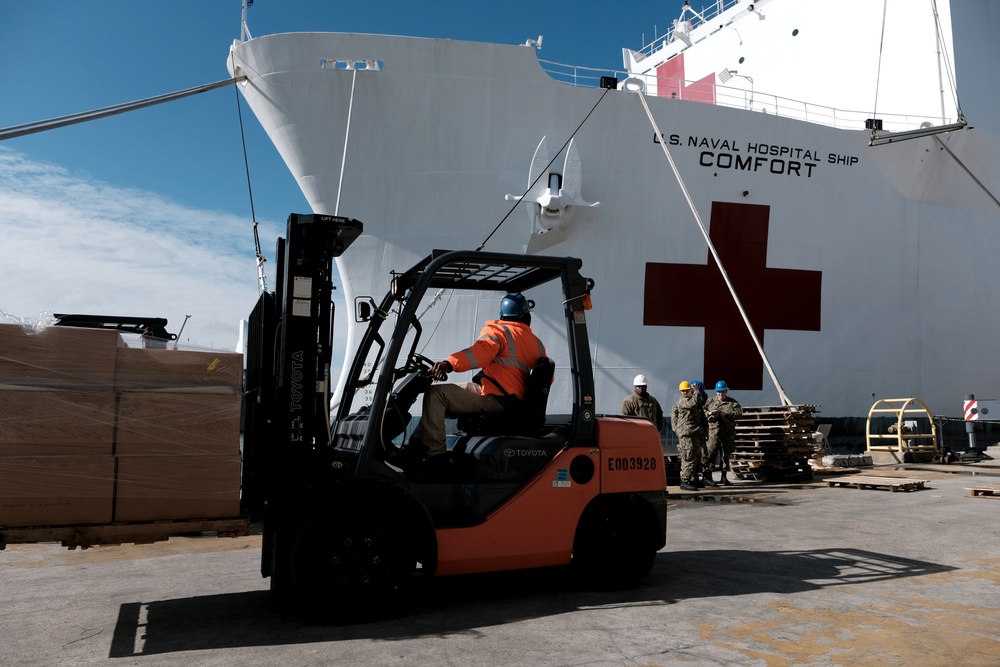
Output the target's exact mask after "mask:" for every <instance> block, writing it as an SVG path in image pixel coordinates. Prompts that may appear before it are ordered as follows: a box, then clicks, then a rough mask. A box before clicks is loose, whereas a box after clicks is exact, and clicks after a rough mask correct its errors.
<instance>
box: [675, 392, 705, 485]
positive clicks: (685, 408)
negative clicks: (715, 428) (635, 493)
mask: <svg viewBox="0 0 1000 667" xmlns="http://www.w3.org/2000/svg"><path fill="white" fill-rule="evenodd" d="M706 424H707V422H706V419H705V411H704V410H703V409H702V404H701V402H700V401H699V400H698V395H697V394H688V395H687V396H681V397H680V399H679V400H678V401H677V402H676V403H674V407H673V408H671V409H670V428H672V429H673V430H674V433H676V434H677V439H678V440H679V442H678V443H677V450H678V451H679V452H680V454H681V484H694V485H696V484H697V483H698V473H699V472H700V471H701V468H702V458H701V453H702V448H703V447H704V446H705V431H706V430H707V428H706Z"/></svg>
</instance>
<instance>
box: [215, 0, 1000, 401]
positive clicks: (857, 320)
mask: <svg viewBox="0 0 1000 667" xmlns="http://www.w3.org/2000/svg"><path fill="white" fill-rule="evenodd" d="M244 25H245V23H244ZM998 27H1000V10H998V8H997V7H996V6H995V5H994V3H991V2H989V1H988V0H962V1H961V2H948V1H947V0H938V1H934V0H922V1H920V2H914V1H913V0H887V1H886V2H871V0H841V1H839V2H836V3H820V2H803V1H802V0H763V1H760V0H758V1H756V2H750V1H748V0H738V1H734V0H721V1H720V2H717V3H712V4H711V6H710V7H708V8H706V9H704V10H703V11H700V12H698V11H695V10H694V9H692V8H691V7H688V6H687V5H685V6H684V7H683V9H682V10H681V14H680V16H679V18H678V19H677V20H676V21H674V24H673V28H672V29H671V30H670V31H669V32H668V34H666V35H664V36H662V37H660V38H658V39H656V40H654V41H653V42H652V43H650V44H648V45H646V46H645V47H643V48H642V49H640V50H636V51H633V50H629V49H625V50H624V51H623V56H624V65H625V70H626V71H624V72H621V71H619V72H612V71H607V72H604V71H595V70H585V69H582V68H575V67H568V66H564V65H557V64H555V63H550V62H546V61H543V60H540V59H539V55H540V54H539V51H538V50H537V49H536V48H534V47H536V46H538V45H537V44H535V43H533V40H529V42H528V43H527V44H524V45H505V44H483V43H472V42H463V41H453V40H443V39H424V38H412V37H399V36H385V35H363V34H338V33H297V34H277V35H267V36H263V37H257V38H250V35H249V32H247V31H245V34H244V39H241V40H239V41H236V42H235V43H234V44H233V46H232V49H231V53H230V55H229V57H228V58H227V61H228V66H229V68H230V70H231V72H232V74H234V75H243V76H246V77H247V79H246V81H244V82H242V83H241V84H240V86H241V88H240V89H241V91H242V93H243V95H244V96H245V98H246V100H247V102H248V103H249V105H250V107H251V108H252V109H253V112H254V113H255V114H256V116H257V118H258V119H259V120H260V122H261V124H262V125H263V127H264V128H265V130H266V131H267V133H268V134H269V136H270V138H271V140H272V141H273V142H274V144H275V146H276V147H277V149H278V151H279V152H280V154H281V155H282V157H283V158H284V160H285V162H286V163H287V165H288V168H289V169H290V170H291V172H292V174H293V175H294V176H295V178H296V179H297V180H298V183H299V185H300V186H301V188H302V191H303V192H304V193H305V196H306V198H307V199H308V201H309V202H310V204H311V205H312V208H313V210H314V211H315V212H317V213H324V214H334V215H342V216H349V217H352V218H356V219H358V220H361V221H363V223H364V225H365V228H364V231H365V233H364V235H363V236H362V237H361V238H360V239H359V240H358V241H357V242H356V243H355V244H354V246H353V247H352V248H351V250H350V252H348V253H346V254H345V255H344V256H343V257H340V258H339V259H338V268H339V271H340V275H341V280H342V286H343V290H344V294H345V295H346V298H347V302H348V305H349V307H348V310H349V311H352V310H353V307H354V303H355V302H356V301H357V300H361V299H364V298H365V297H368V296H374V297H376V298H377V297H378V296H380V295H381V294H382V293H384V292H385V290H386V289H387V288H388V286H389V281H390V279H391V274H390V270H392V269H397V270H402V269H405V268H407V267H409V266H410V265H411V264H413V263H414V262H415V261H416V260H417V259H419V258H420V257H423V256H425V255H426V254H427V253H428V252H429V251H430V250H431V249H433V248H478V247H481V246H484V247H485V248H486V249H488V250H493V251H503V252H527V253H543V254H555V255H570V256H578V257H581V258H582V259H583V267H584V269H583V273H584V274H585V275H587V276H589V277H591V278H593V279H594V280H595V282H596V289H595V291H594V295H593V296H594V298H593V301H594V308H593V310H591V311H590V312H589V313H588V314H587V317H588V322H589V325H590V331H591V337H592V343H591V344H592V347H593V358H594V362H595V366H596V370H597V372H596V375H595V379H596V382H597V388H596V405H597V409H598V411H601V412H617V408H618V405H619V402H620V401H621V399H622V397H623V396H625V395H626V394H627V393H628V392H629V391H631V382H632V378H633V376H634V375H635V374H637V373H640V372H641V373H644V374H645V375H647V376H648V377H649V378H650V379H651V380H650V381H651V387H650V391H651V392H652V393H654V394H655V395H659V396H661V398H662V399H664V400H665V402H667V403H669V402H672V396H673V394H674V390H675V388H676V386H677V383H678V382H679V381H680V380H693V379H703V380H704V381H705V382H706V383H708V384H709V386H711V385H712V384H714V383H715V381H716V380H720V379H722V380H725V381H726V382H727V383H728V384H729V386H730V388H731V389H732V391H733V393H734V395H736V396H738V397H739V399H740V401H741V402H743V403H744V404H745V405H747V404H749V405H774V404H778V403H779V402H781V403H788V402H791V403H804V404H813V405H816V406H818V407H819V410H820V411H821V412H822V413H823V415H824V416H829V417H838V416H862V415H865V414H867V412H868V409H869V407H870V406H871V405H872V403H873V399H875V398H882V397H888V396H894V397H895V396H915V397H919V398H921V399H922V400H923V401H924V402H925V403H926V404H927V405H928V406H930V407H931V409H932V410H934V411H935V412H936V413H940V414H951V413H955V412H957V410H958V408H959V405H960V403H961V399H962V397H963V396H964V395H965V394H967V393H975V394H977V395H981V396H985V395H991V394H996V393H998V390H1000V373H998V370H1000V362H998V354H997V349H996V345H995V342H994V338H995V332H996V331H997V328H998V324H1000V316H998V313H1000V290H998V289H997V285H998V280H997V278H998V272H1000V271H998V268H997V265H998V257H1000V252H998V251H1000V201H998V199H1000V162H998V160H1000V146H998V134H1000V115H998V114H997V111H996V110H997V109H998V108H1000V94H998V90H1000V88H998V86H996V84H995V70H996V67H997V65H998V64H1000V40H998V39H996V34H997V33H996V30H997V28H998ZM601 77H604V78H601ZM720 266H721V267H722V269H724V273H723V271H721V270H720V268H719V267H720ZM734 295H735V298H734ZM529 296H530V297H531V298H532V299H534V300H535V301H537V302H538V303H539V304H542V303H544V302H545V301H546V300H547V299H550V298H551V299H555V298H556V295H554V294H553V295H548V294H547V293H538V294H529ZM438 297H439V298H438V299H437V300H436V301H435V302H434V303H433V304H430V305H428V307H427V308H426V309H425V311H424V312H423V316H422V320H423V323H424V324H423V327H424V331H425V336H424V340H422V341H421V345H422V347H421V351H422V352H423V354H425V355H427V356H428V357H431V358H435V359H440V358H443V357H444V356H445V355H447V354H448V353H450V352H453V351H455V350H457V349H460V348H462V347H465V346H466V345H468V344H469V343H470V342H471V341H472V340H474V339H475V338H476V336H477V335H478V332H479V329H480V327H481V325H482V322H483V321H484V320H486V319H491V318H495V317H496V315H497V312H496V311H497V303H498V299H493V300H481V301H476V300H471V299H472V297H465V296H459V295H457V294H448V293H442V294H439V295H438ZM542 311H543V309H542V308H538V312H539V313H540V315H539V316H538V317H536V320H535V322H534V328H535V329H536V331H538V332H539V333H540V335H541V336H542V338H543V339H544V340H555V339H558V338H560V337H563V336H565V335H566V334H565V332H564V331H562V328H561V325H560V326H558V327H557V326H556V322H557V320H548V319H547V318H545V317H544V316H543V315H541V313H542ZM748 324H749V326H748ZM338 326H347V327H348V349H352V348H353V343H354V341H355V340H356V335H355V334H356V328H360V326H362V325H361V324H359V323H358V322H356V318H354V317H353V316H350V315H349V316H347V317H345V318H343V319H342V320H341V321H338ZM751 332H752V334H751ZM428 338H429V342H428V343H427V344H426V346H424V342H425V341H426V340H427V339H428ZM549 347H550V349H553V350H557V349H560V348H561V346H558V345H555V344H553V345H550V346H549ZM556 361H557V364H558V365H559V366H560V367H561V368H562V369H563V370H565V368H566V364H564V363H560V362H561V361H562V360H560V359H558V358H557V359H556ZM565 372H566V373H568V371H565ZM568 387H569V378H567V377H561V376H560V374H559V372H557V375H556V382H555V389H554V392H553V397H552V399H551V405H558V404H559V401H563V402H566V401H568V400H569V397H570V395H571V392H570V391H569V388H568Z"/></svg>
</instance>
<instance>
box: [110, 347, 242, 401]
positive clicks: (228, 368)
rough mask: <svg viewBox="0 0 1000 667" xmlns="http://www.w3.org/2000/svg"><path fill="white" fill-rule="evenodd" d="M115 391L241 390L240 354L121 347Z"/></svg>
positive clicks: (231, 391) (117, 362)
mask: <svg viewBox="0 0 1000 667" xmlns="http://www.w3.org/2000/svg"><path fill="white" fill-rule="evenodd" d="M115 388H116V389H117V390H119V391H167V392H182V393H199V392H202V393H204V392H208V393H229V394H241V393H243V355H241V354H235V353H233V352H218V351H207V352H196V351H189V350H155V349H142V348H121V349H119V350H118V356H117V359H116V360H115Z"/></svg>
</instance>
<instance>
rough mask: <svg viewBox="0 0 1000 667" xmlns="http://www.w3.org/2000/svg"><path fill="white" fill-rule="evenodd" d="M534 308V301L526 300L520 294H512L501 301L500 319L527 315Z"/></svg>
mask: <svg viewBox="0 0 1000 667" xmlns="http://www.w3.org/2000/svg"><path fill="white" fill-rule="evenodd" d="M534 307H535V302H534V301H532V300H530V299H525V298H524V295H523V294H521V293H520V292H511V293H510V294H508V295H507V296H505V297H504V298H503V299H502V300H501V301H500V319H508V318H513V317H520V316H522V315H526V314H527V313H530V312H531V309H532V308H534Z"/></svg>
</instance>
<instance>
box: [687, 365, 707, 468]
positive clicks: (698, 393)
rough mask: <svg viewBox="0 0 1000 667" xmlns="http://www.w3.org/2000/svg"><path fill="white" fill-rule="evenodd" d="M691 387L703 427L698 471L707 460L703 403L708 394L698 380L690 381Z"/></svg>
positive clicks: (705, 417)
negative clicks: (700, 413) (700, 412)
mask: <svg viewBox="0 0 1000 667" xmlns="http://www.w3.org/2000/svg"><path fill="white" fill-rule="evenodd" d="M691 388H692V389H694V396H695V398H697V399H698V405H699V406H700V407H701V410H702V426H704V428H705V432H704V434H703V435H702V436H701V465H699V466H698V470H699V471H700V470H701V469H702V468H703V467H704V466H706V465H707V462H708V443H707V435H708V417H707V416H706V414H705V404H706V403H708V394H707V393H705V385H704V384H702V383H701V382H700V381H698V382H697V383H692V385H691Z"/></svg>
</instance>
